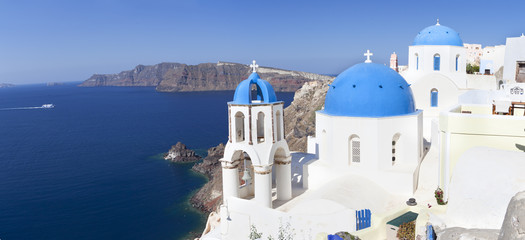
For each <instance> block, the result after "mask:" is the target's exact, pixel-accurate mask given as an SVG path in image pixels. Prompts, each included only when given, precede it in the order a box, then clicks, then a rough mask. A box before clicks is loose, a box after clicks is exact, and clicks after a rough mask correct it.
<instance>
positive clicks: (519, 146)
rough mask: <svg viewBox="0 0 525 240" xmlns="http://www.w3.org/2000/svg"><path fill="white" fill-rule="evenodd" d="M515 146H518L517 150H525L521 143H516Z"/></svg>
mask: <svg viewBox="0 0 525 240" xmlns="http://www.w3.org/2000/svg"><path fill="white" fill-rule="evenodd" d="M516 148H518V149H519V150H521V151H523V152H525V145H521V144H517V143H516Z"/></svg>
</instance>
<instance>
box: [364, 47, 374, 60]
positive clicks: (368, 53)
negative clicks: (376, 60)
mask: <svg viewBox="0 0 525 240" xmlns="http://www.w3.org/2000/svg"><path fill="white" fill-rule="evenodd" d="M373 55H374V54H373V53H371V52H370V50H368V49H367V50H366V53H365V54H364V56H366V61H365V63H371V62H372V60H370V56H373Z"/></svg>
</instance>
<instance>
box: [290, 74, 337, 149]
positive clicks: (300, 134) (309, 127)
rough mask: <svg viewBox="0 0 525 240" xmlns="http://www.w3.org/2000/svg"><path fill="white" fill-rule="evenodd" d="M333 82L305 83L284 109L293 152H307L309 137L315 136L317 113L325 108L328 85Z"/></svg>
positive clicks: (327, 80) (331, 79) (329, 80)
mask: <svg viewBox="0 0 525 240" xmlns="http://www.w3.org/2000/svg"><path fill="white" fill-rule="evenodd" d="M333 80H334V78H333V77H331V78H329V79H326V80H324V81H311V82H307V83H305V84H304V85H303V86H302V87H301V88H300V89H299V90H297V91H296V92H295V95H294V99H293V102H292V103H291V104H290V106H288V107H287V108H285V109H284V132H285V134H286V135H285V137H286V141H287V142H288V146H289V147H290V150H291V151H300V152H306V144H307V136H315V111H317V110H321V109H322V108H323V107H324V99H325V97H326V92H327V91H328V84H330V83H332V81H333Z"/></svg>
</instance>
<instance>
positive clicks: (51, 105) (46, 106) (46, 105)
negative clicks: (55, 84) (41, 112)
mask: <svg viewBox="0 0 525 240" xmlns="http://www.w3.org/2000/svg"><path fill="white" fill-rule="evenodd" d="M54 107H55V105H53V104H44V105H42V107H41V108H54Z"/></svg>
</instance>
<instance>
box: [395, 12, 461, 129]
mask: <svg viewBox="0 0 525 240" xmlns="http://www.w3.org/2000/svg"><path fill="white" fill-rule="evenodd" d="M408 54H409V55H408V70H407V71H404V72H403V73H402V75H403V77H404V78H405V79H406V80H407V82H408V83H409V84H410V86H411V88H412V91H413V92H414V99H415V104H416V108H417V109H421V110H423V113H424V120H423V125H424V126H425V128H424V129H425V130H424V135H425V137H426V138H427V139H429V138H430V135H431V133H430V126H431V121H432V120H433V119H437V117H438V116H439V112H440V111H442V110H444V109H446V108H448V107H451V106H453V105H454V104H456V103H457V101H458V96H459V95H460V94H461V93H462V90H463V89H465V88H467V74H466V49H465V48H464V47H463V41H462V40H461V38H460V37H459V34H458V33H457V32H456V31H454V30H453V29H451V28H449V27H446V26H443V25H440V24H439V22H438V23H436V25H432V26H429V27H427V28H425V29H423V30H421V31H420V32H419V33H418V34H417V36H416V37H415V39H414V42H413V43H412V45H411V46H409V47H408Z"/></svg>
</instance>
